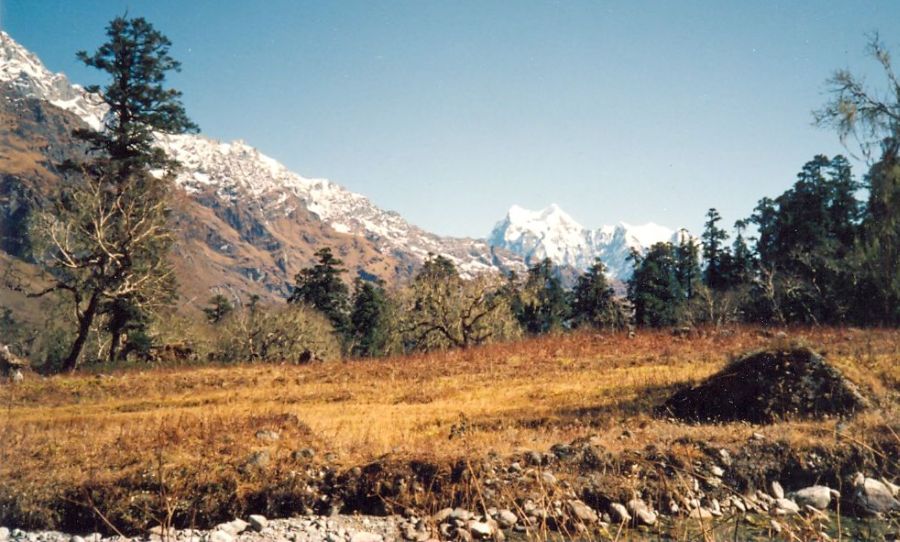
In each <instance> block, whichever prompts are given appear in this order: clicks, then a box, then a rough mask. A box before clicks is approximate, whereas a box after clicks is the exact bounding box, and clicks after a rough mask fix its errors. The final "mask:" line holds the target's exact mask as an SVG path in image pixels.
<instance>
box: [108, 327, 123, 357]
mask: <svg viewBox="0 0 900 542" xmlns="http://www.w3.org/2000/svg"><path fill="white" fill-rule="evenodd" d="M110 334H111V338H110V340H109V363H113V362H114V361H116V359H117V358H116V356H118V354H119V343H120V342H122V332H121V331H119V330H118V329H114V330H112V332H110Z"/></svg>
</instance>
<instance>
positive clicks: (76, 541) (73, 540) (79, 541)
mask: <svg viewBox="0 0 900 542" xmlns="http://www.w3.org/2000/svg"><path fill="white" fill-rule="evenodd" d="M69 542H84V538H82V537H80V536H78V535H77V534H76V535H75V536H73V537H72V538H70V539H69Z"/></svg>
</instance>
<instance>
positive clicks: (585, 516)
mask: <svg viewBox="0 0 900 542" xmlns="http://www.w3.org/2000/svg"><path fill="white" fill-rule="evenodd" d="M566 510H568V512H569V515H570V516H572V517H573V518H574V519H576V520H577V521H579V522H581V523H584V524H593V523H597V520H598V519H599V516H598V515H597V512H596V511H595V510H594V509H593V508H591V507H590V506H588V505H586V504H585V503H584V502H582V501H580V500H578V499H571V500H568V501H566Z"/></svg>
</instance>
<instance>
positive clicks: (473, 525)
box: [466, 521, 494, 540]
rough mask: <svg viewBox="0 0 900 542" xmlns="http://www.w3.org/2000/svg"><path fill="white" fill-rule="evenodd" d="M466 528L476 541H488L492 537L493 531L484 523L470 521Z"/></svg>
mask: <svg viewBox="0 0 900 542" xmlns="http://www.w3.org/2000/svg"><path fill="white" fill-rule="evenodd" d="M466 527H467V528H468V531H469V533H470V534H471V535H472V537H473V538H475V539H476V540H488V539H490V538H492V537H493V535H494V529H493V528H492V527H491V525H490V524H489V523H488V522H486V521H470V522H469V523H468V524H467V525H466Z"/></svg>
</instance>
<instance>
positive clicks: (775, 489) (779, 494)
mask: <svg viewBox="0 0 900 542" xmlns="http://www.w3.org/2000/svg"><path fill="white" fill-rule="evenodd" d="M769 488H770V489H771V495H772V496H773V497H775V498H776V499H783V498H784V488H783V487H781V484H780V483H778V480H772V483H771V484H770V485H769Z"/></svg>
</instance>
